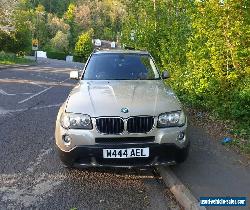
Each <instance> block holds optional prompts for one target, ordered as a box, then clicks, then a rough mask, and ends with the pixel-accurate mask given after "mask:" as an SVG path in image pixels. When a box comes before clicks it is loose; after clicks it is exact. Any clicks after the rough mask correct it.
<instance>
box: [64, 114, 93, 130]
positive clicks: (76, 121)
mask: <svg viewBox="0 0 250 210" xmlns="http://www.w3.org/2000/svg"><path fill="white" fill-rule="evenodd" d="M60 121H61V125H62V127H64V128H66V129H87V130H91V129H92V128H93V127H92V122H91V118H90V116H89V115H86V114H73V113H63V114H62V115H61V119H60Z"/></svg>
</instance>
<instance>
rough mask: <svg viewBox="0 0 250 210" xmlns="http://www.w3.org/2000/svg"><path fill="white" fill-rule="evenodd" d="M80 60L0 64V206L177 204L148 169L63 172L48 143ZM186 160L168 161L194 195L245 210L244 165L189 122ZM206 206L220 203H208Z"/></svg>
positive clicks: (247, 168)
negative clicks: (233, 202) (232, 200)
mask: <svg viewBox="0 0 250 210" xmlns="http://www.w3.org/2000/svg"><path fill="white" fill-rule="evenodd" d="M81 68H82V64H79V63H70V64H69V63H66V62H63V61H52V60H43V61H41V62H39V64H38V65H34V66H16V67H14V68H9V67H4V68H0V128H1V129H0V158H1V161H0V209H1V210H2V209H74V208H75V209H180V207H179V205H178V204H177V202H176V201H175V199H174V198H173V197H172V194H171V193H170V191H169V189H167V187H166V186H165V184H164V182H163V179H162V178H161V177H160V176H159V174H158V173H157V172H155V171H154V170H153V169H148V170H129V169H123V170H120V169H114V170H107V169H102V170H100V169H91V170H68V169H65V168H64V167H63V165H62V164H61V163H60V160H59V159H58V157H57V154H56V151H55V147H54V126H55V119H56V115H57V112H58V109H59V107H60V105H61V104H62V103H63V102H64V101H65V100H66V98H67V96H68V94H69V92H70V90H71V89H72V88H73V87H74V85H75V84H76V82H75V81H72V80H69V72H70V71H71V70H73V69H81ZM189 132H190V138H191V142H192V143H191V150H190V155H189V158H188V159H187V161H186V162H185V163H183V164H181V165H178V166H174V167H171V170H172V171H173V172H174V174H175V175H176V176H177V177H178V178H179V179H180V180H181V182H182V183H183V184H184V185H185V186H186V187H188V188H189V189H190V191H191V193H192V194H193V195H194V196H195V197H196V199H199V197H202V196H235V197H239V196H243V197H247V202H248V203H247V206H246V207H241V208H237V209H249V198H250V179H249V177H250V164H249V161H248V160H246V159H245V158H244V157H242V156H240V155H238V154H236V153H235V152H232V151H229V150H227V149H226V147H224V146H222V145H221V144H220V143H218V141H214V140H213V139H212V138H211V137H210V136H209V135H208V134H206V132H205V131H204V129H202V128H200V127H196V126H192V125H191V126H190V129H189ZM207 209H228V208H227V207H224V208H222V207H220V208H219V207H218V208H215V207H208V208H207Z"/></svg>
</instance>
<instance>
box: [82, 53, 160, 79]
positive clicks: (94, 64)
mask: <svg viewBox="0 0 250 210" xmlns="http://www.w3.org/2000/svg"><path fill="white" fill-rule="evenodd" d="M83 79H84V80H153V79H160V77H159V73H158V71H157V68H156V66H155V64H154V62H153V60H152V58H151V57H150V56H149V55H143V54H126V53H124V54H122V53H107V54H106V53H105V54H93V55H92V57H91V58H90V60H89V63H88V64H87V66H86V69H85V73H84V75H83Z"/></svg>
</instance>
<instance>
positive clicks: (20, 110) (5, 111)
mask: <svg viewBox="0 0 250 210" xmlns="http://www.w3.org/2000/svg"><path fill="white" fill-rule="evenodd" d="M62 104H63V103H59V104H52V105H46V106H38V107H32V108H25V109H16V110H6V109H4V108H2V107H0V115H5V114H11V113H15V112H24V111H28V110H38V109H46V108H53V107H60V106H61V105H62Z"/></svg>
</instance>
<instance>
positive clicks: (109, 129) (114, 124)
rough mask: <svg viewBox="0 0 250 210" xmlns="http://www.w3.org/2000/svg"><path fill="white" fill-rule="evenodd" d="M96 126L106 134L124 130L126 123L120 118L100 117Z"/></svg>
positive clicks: (118, 132)
mask: <svg viewBox="0 0 250 210" xmlns="http://www.w3.org/2000/svg"><path fill="white" fill-rule="evenodd" d="M96 127H97V129H98V130H99V131H100V132H101V133H104V134H120V133H122V132H123V131H124V123H123V120H122V119H120V118H98V119H96Z"/></svg>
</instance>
